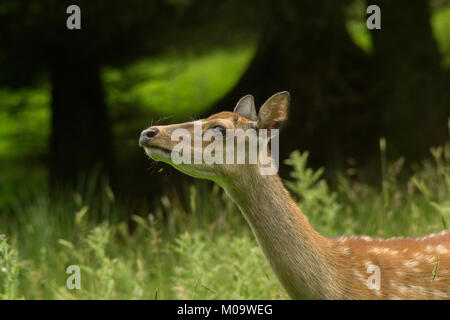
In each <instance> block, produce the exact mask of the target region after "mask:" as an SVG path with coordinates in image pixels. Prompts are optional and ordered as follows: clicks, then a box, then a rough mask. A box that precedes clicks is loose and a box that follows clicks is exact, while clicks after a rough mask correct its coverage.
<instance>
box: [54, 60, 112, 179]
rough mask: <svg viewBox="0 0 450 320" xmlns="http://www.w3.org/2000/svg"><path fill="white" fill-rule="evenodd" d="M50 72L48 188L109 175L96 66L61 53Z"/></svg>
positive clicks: (105, 119)
mask: <svg viewBox="0 0 450 320" xmlns="http://www.w3.org/2000/svg"><path fill="white" fill-rule="evenodd" d="M50 69H51V70H50V71H51V83H52V105H51V107H52V132H51V153H50V181H51V184H52V185H57V186H60V185H71V186H73V185H74V184H75V182H76V181H77V179H78V178H79V177H80V175H81V174H88V173H90V172H92V170H100V172H101V173H103V174H107V175H110V174H111V173H112V168H113V163H114V160H113V152H112V135H111V128H110V124H109V120H108V113H107V108H106V105H105V102H104V97H103V90H102V84H101V80H100V65H99V63H98V62H97V61H96V60H95V59H92V58H89V59H83V58H80V56H79V55H78V53H77V52H74V54H68V53H61V55H59V56H58V57H56V58H55V59H54V60H53V61H51V66H50ZM97 173H98V172H97Z"/></svg>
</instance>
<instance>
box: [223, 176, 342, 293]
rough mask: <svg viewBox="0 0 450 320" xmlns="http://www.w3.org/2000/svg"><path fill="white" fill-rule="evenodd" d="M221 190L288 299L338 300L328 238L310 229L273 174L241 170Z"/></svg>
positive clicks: (337, 289)
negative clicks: (287, 295) (237, 207)
mask: <svg viewBox="0 0 450 320" xmlns="http://www.w3.org/2000/svg"><path fill="white" fill-rule="evenodd" d="M222 187H223V188H224V189H225V191H226V192H227V193H228V194H229V196H230V197H231V198H232V199H233V200H234V202H235V203H236V204H237V205H238V206H239V208H240V210H241V212H242V214H243V215H244V217H245V218H246V220H247V222H248V223H249V225H250V227H251V229H252V231H253V233H254V234H255V236H256V239H257V241H258V243H259V245H260V246H261V248H262V250H263V252H264V254H265V256H266V258H267V259H268V260H269V263H270V265H271V266H272V269H273V270H274V272H275V274H276V275H277V277H278V279H279V280H280V282H281V284H282V285H283V287H284V288H285V289H286V291H287V292H288V294H289V295H290V296H291V297H292V298H313V299H323V298H328V299H336V298H339V297H340V296H341V294H340V292H339V286H338V285H337V284H336V283H335V281H336V278H337V277H336V271H335V266H334V265H333V261H334V259H333V252H332V246H331V243H330V240H329V239H328V238H326V237H324V236H322V235H320V234H319V233H318V232H316V231H315V230H314V229H313V228H312V226H311V225H310V224H309V223H308V221H307V219H306V217H305V216H304V215H303V213H302V212H301V211H300V209H299V208H298V207H297V205H296V203H295V202H294V201H293V199H292V198H291V197H290V195H289V192H288V191H287V190H286V189H285V187H284V186H283V184H282V182H281V179H280V178H279V177H278V176H277V175H266V176H264V175H261V174H259V172H254V171H253V170H246V171H245V172H243V173H242V175H240V176H239V179H233V181H228V182H227V183H224V184H223V185H222Z"/></svg>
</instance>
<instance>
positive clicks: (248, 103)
mask: <svg viewBox="0 0 450 320" xmlns="http://www.w3.org/2000/svg"><path fill="white" fill-rule="evenodd" d="M233 112H234V113H236V114H238V115H240V116H242V117H244V118H247V119H250V120H253V121H256V120H258V116H257V115H256V109H255V101H254V100H253V96H252V95H251V94H248V95H246V96H243V97H242V98H241V99H240V100H239V102H238V103H237V104H236V107H235V108H234V111H233Z"/></svg>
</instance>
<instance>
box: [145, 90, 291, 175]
mask: <svg viewBox="0 0 450 320" xmlns="http://www.w3.org/2000/svg"><path fill="white" fill-rule="evenodd" d="M289 101H290V95H289V93H288V92H286V91H285V92H279V93H277V94H275V95H273V96H272V97H270V98H269V99H268V100H267V101H266V102H265V103H264V104H263V105H262V107H261V109H260V110H259V113H258V115H257V114H256V109H255V103H254V99H253V96H251V95H246V96H244V97H242V98H241V99H240V100H239V102H238V103H237V104H236V107H235V108H234V111H233V112H227V111H224V112H220V113H217V114H213V115H211V116H210V117H208V118H206V119H201V120H196V121H191V122H185V123H179V124H172V125H166V126H152V127H150V128H148V129H146V130H144V131H142V133H141V136H140V139H139V144H140V146H141V147H143V148H144V149H145V152H146V153H147V155H148V156H149V157H150V158H152V159H154V160H156V161H163V162H166V163H168V164H170V165H172V166H173V167H175V168H176V169H178V170H180V171H181V172H184V173H186V174H188V175H190V176H193V177H197V178H205V179H210V180H213V181H216V182H220V181H221V180H223V179H226V178H230V177H235V178H238V177H239V172H240V171H241V170H251V169H263V168H267V167H270V168H273V167H274V159H273V158H271V157H270V156H268V149H267V146H268V145H269V141H270V140H271V139H274V138H277V133H278V129H279V128H280V127H281V126H282V125H283V124H284V123H285V122H286V120H287V115H288V107H289ZM277 168H278V163H276V169H277ZM260 172H263V171H262V170H261V171H260ZM268 172H270V171H268ZM275 173H276V171H275Z"/></svg>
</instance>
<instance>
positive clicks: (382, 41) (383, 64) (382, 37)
mask: <svg viewBox="0 0 450 320" xmlns="http://www.w3.org/2000/svg"><path fill="white" fill-rule="evenodd" d="M367 3H368V4H369V3H370V4H376V5H378V6H379V7H380V9H381V30H373V31H371V34H372V38H373V42H374V50H373V54H372V56H371V72H370V88H371V90H370V91H369V97H368V103H371V104H372V108H374V109H380V116H381V118H380V122H381V127H380V131H381V134H382V135H385V136H386V138H387V142H388V152H389V154H390V155H391V156H393V157H397V156H400V155H406V156H407V159H417V158H420V157H423V155H424V154H427V152H428V149H429V147H430V146H432V145H434V144H439V143H441V142H442V141H444V140H445V139H447V137H448V135H447V128H446V126H447V117H448V116H449V115H450V114H449V112H450V108H449V106H450V95H449V92H450V90H449V89H448V88H449V81H448V76H447V75H446V74H445V72H444V71H443V69H442V67H441V57H440V56H439V52H438V49H437V45H436V42H435V40H434V38H433V33H432V29H431V25H430V8H429V2H428V1H426V0H417V1H407V0H396V1H392V0H380V1H369V2H367ZM412 141H414V142H413V143H412Z"/></svg>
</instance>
